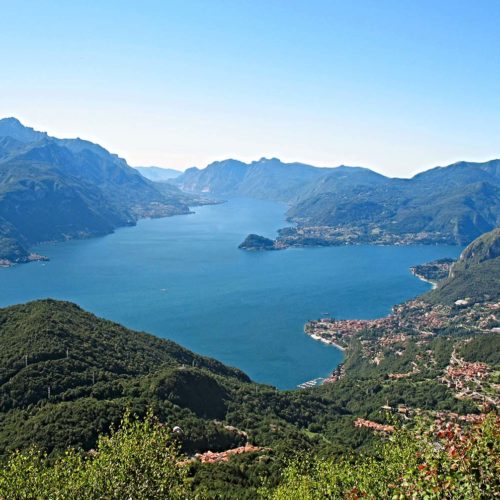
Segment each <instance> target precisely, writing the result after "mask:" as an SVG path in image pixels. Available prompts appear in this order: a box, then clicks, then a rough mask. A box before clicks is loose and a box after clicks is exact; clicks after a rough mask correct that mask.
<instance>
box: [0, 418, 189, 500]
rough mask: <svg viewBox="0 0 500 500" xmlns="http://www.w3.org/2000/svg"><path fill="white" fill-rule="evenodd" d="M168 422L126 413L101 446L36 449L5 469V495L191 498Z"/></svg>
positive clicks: (1, 480) (1, 494)
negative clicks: (54, 451)
mask: <svg viewBox="0 0 500 500" xmlns="http://www.w3.org/2000/svg"><path fill="white" fill-rule="evenodd" d="M178 462H179V460H178V453H177V448H176V446H175V445H174V444H173V443H172V439H171V437H170V435H169V432H168V430H167V428H166V427H165V426H162V425H161V424H160V423H159V422H157V421H156V420H155V419H154V418H153V417H152V416H151V415H149V416H148V417H147V418H146V419H145V420H144V421H143V422H141V421H139V420H137V419H131V418H130V417H129V415H127V414H126V415H125V416H124V418H123V420H122V425H121V427H120V429H119V430H117V431H114V432H112V433H111V435H110V436H109V437H108V436H107V437H100V438H99V442H98V448H97V450H96V451H93V452H90V453H87V454H82V453H79V452H77V451H74V450H72V449H70V450H68V451H67V452H66V453H65V454H64V455H62V456H60V457H59V458H57V459H55V460H51V459H49V458H47V456H46V455H45V454H44V453H42V452H40V451H39V450H37V449H36V448H31V449H30V450H28V451H25V452H15V453H13V454H12V455H11V457H10V458H9V460H8V461H7V463H6V464H5V466H4V467H2V469H0V498H2V499H3V498H5V499H28V498H29V499H35V498H37V499H38V498H40V499H41V498H54V499H66V498H71V499H79V498H82V499H83V498H85V499H88V498H117V499H118V498H120V499H121V498H123V499H125V498H169V499H180V498H186V496H187V491H186V487H185V467H182V466H179V465H178Z"/></svg>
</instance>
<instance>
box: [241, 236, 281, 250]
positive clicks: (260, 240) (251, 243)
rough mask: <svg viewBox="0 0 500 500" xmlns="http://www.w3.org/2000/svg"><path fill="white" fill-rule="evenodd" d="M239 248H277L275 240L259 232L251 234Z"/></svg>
mask: <svg viewBox="0 0 500 500" xmlns="http://www.w3.org/2000/svg"><path fill="white" fill-rule="evenodd" d="M238 248H241V249H242V250H277V248H276V246H275V244H274V241H273V240H270V239H269V238H265V237H264V236H260V235H258V234H249V235H248V236H247V237H246V238H245V241H243V243H241V244H240V245H239V246H238Z"/></svg>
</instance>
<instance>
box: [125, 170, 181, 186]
mask: <svg viewBox="0 0 500 500" xmlns="http://www.w3.org/2000/svg"><path fill="white" fill-rule="evenodd" d="M134 168H135V169H136V170H138V171H139V172H140V174H141V175H142V176H143V177H146V179H149V180H150V181H153V182H165V181H169V180H171V179H175V178H176V177H179V176H180V175H181V174H182V172H181V171H180V170H174V169H173V168H162V167H134Z"/></svg>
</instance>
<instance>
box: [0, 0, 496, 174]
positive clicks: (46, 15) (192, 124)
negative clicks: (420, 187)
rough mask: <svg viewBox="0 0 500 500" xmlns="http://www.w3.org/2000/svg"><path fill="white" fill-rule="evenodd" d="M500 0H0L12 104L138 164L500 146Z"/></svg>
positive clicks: (481, 154) (424, 154)
mask: <svg viewBox="0 0 500 500" xmlns="http://www.w3.org/2000/svg"><path fill="white" fill-rule="evenodd" d="M499 26H500V1H499V0H494V1H482V0H468V1H460V0H453V1H447V0H431V1H426V0H412V1H405V0H395V1H384V0H373V1H355V0H352V1H351V0H344V1H333V0H332V1H326V0H325V1H320V0H317V1H315V0H307V1H306V0H301V1H299V0H281V1H279V0H231V1H222V0H200V1H192V0H179V1H169V0H164V1H148V0H141V1H139V0H134V1H127V0H120V1H111V0H100V1H93V0H85V1H83V0H73V1H70V0H68V1H57V0H33V1H23V0H18V1H4V0H0V54H1V58H0V61H1V62H0V68H1V69H0V90H1V91H0V116H16V117H18V118H19V119H21V121H23V122H25V123H26V124H29V125H31V126H34V127H35V128H38V129H41V130H46V131H48V132H49V133H51V134H53V135H57V136H63V137H74V136H80V137H84V138H88V139H90V140H94V141H96V142H99V143H101V144H102V145H103V146H105V147H107V148H108V149H110V150H112V151H113V152H116V153H118V154H120V155H121V156H123V157H125V158H126V159H127V160H129V163H131V164H133V165H161V166H168V167H176V168H185V167H188V166H191V165H197V166H204V165H206V164H207V163H209V162H211V161H213V160H216V159H223V158H227V157H233V158H239V159H243V160H252V159H258V158H259V157H261V156H277V157H279V158H281V159H283V160H286V161H303V162H309V163H312V164H317V165H321V166H335V165H338V164H348V165H363V166H368V167H371V168H374V169H376V170H378V171H380V172H383V173H385V174H389V175H399V176H408V175H411V174H412V173H415V172H416V171H419V170H422V169H424V168H428V167H430V166H434V165H444V164H448V163H451V162H453V161H456V160H460V159H467V160H478V161H479V160H486V159H490V158H493V157H499V156H500V31H499Z"/></svg>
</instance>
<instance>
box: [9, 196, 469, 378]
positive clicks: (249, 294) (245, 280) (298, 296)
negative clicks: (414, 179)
mask: <svg viewBox="0 0 500 500" xmlns="http://www.w3.org/2000/svg"><path fill="white" fill-rule="evenodd" d="M284 210H285V206H284V205H281V204H278V203H273V202H264V201H256V200H250V199H235V200H231V201H229V202H228V203H225V204H222V205H215V206H206V207H200V208H197V209H196V214H194V215H186V216H178V217H171V218H165V219H154V220H143V221H140V222H139V224H138V225H137V226H136V227H129V228H123V229H119V230H117V231H116V232H115V233H114V234H112V235H109V236H106V237H102V238H93V239H89V240H83V241H70V242H66V243H58V244H51V245H42V246H39V247H38V248H36V251H38V252H40V253H42V254H44V255H47V256H49V257H50V259H51V260H50V262H47V263H32V264H28V265H20V266H16V267H13V268H10V269H1V270H0V305H1V306H5V305H10V304H15V303H19V302H25V301H28V300H32V299H37V298H45V297H53V298H57V299H65V300H71V301H74V302H76V303H78V304H80V305H81V306H82V307H83V308H85V309H87V310H90V311H92V312H94V313H95V314H98V315H100V316H104V317H106V318H109V319H112V320H115V321H118V322H120V323H123V324H125V325H126V326H128V327H130V328H134V329H137V330H144V331H148V332H151V333H154V334H156V335H158V336H160V337H166V338H170V339H172V340H175V341H177V342H179V343H180V344H182V345H184V346H185V347H188V348H189V349H192V350H194V351H196V352H198V353H201V354H205V355H209V356H213V357H215V358H217V359H219V360H221V361H223V362H225V363H228V364H230V365H233V366H237V367H239V368H241V369H243V370H244V371H245V372H246V373H248V374H249V375H250V376H251V377H252V378H253V379H254V380H257V381H259V382H264V383H269V384H272V385H275V386H277V387H280V388H292V387H295V386H297V384H299V383H301V382H304V381H307V380H310V379H313V378H316V377H321V376H326V375H328V374H329V373H330V372H331V370H332V369H333V368H335V366H336V365H337V364H338V363H339V362H340V361H341V360H342V353H341V352H340V351H338V350H337V349H335V348H333V347H330V346H326V345H324V344H321V343H320V342H316V341H314V340H312V339H310V338H309V337H308V336H306V335H305V334H304V333H303V325H304V323H305V322H306V321H307V320H308V319H314V318H318V317H320V316H322V315H323V314H324V313H329V314H330V315H333V316H335V317H337V318H373V317H377V316H382V315H385V314H387V313H388V312H389V311H390V308H391V306H392V305H393V304H396V303H399V302H402V301H404V300H406V299H408V298H410V297H414V296H416V295H418V294H420V293H422V292H424V291H426V290H428V288H429V285H427V284H426V283H423V282H422V281H420V280H418V279H416V278H414V277H413V276H412V275H411V274H410V273H409V270H408V268H409V266H410V265H412V264H418V263H423V262H427V261H429V260H432V259H436V258H440V257H456V256H457V255H458V253H459V251H460V249H459V248H458V247H450V246H414V247H377V246H356V247H332V248H310V249H288V250H285V251H279V252H262V253H249V252H244V251H241V250H238V249H237V246H238V244H239V243H240V242H241V241H242V240H243V239H244V237H245V236H246V235H247V234H248V233H250V232H256V233H259V234H263V235H266V236H269V237H273V236H275V231H276V230H277V229H278V228H280V227H283V226H285V225H286V222H285V220H284Z"/></svg>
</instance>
